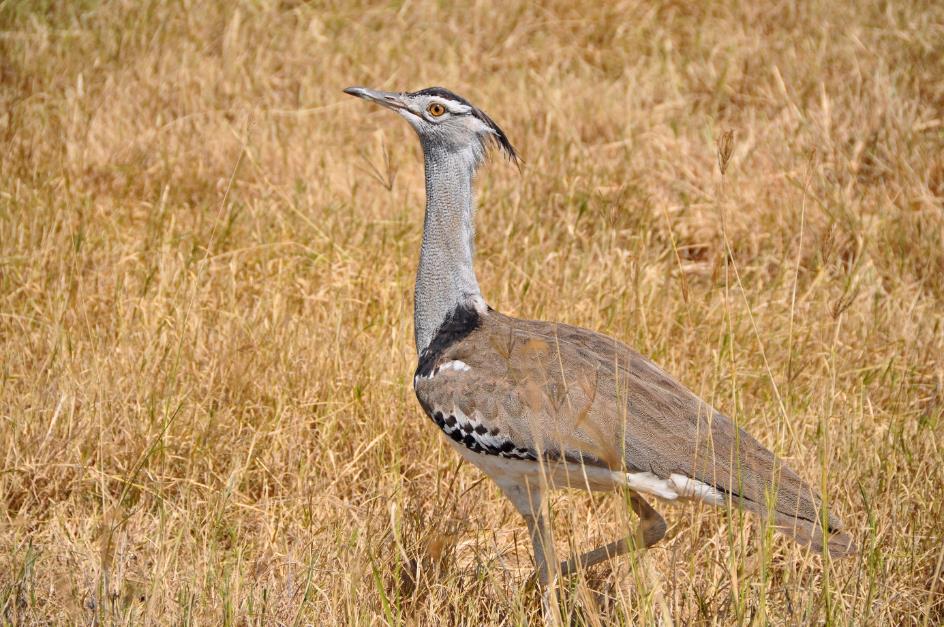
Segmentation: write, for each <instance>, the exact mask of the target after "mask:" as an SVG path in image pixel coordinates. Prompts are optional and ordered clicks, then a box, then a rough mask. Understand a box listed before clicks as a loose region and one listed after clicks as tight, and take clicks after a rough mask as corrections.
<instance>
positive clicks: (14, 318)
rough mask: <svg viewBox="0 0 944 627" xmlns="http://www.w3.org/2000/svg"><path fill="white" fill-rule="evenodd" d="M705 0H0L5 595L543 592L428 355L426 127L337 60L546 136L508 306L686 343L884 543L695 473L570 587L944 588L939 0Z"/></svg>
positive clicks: (629, 617)
mask: <svg viewBox="0 0 944 627" xmlns="http://www.w3.org/2000/svg"><path fill="white" fill-rule="evenodd" d="M691 4H696V3H686V2H664V3H659V4H652V3H646V2H618V3H612V4H610V3H599V2H589V1H580V2H577V3H574V2H570V1H568V2H563V1H562V2H555V3H548V4H545V5H544V6H539V5H538V4H537V3H526V2H518V1H516V0H506V1H504V2H496V3H489V2H478V1H476V2H464V3H457V6H450V3H435V4H434V3H426V2H419V1H413V2H410V1H409V0H407V2H405V3H399V2H390V3H386V4H383V5H380V6H371V5H362V6H361V5H356V4H355V3H353V2H327V3H313V4H312V5H307V4H302V3H298V2H281V3H278V2H268V1H265V0H258V1H254V2H221V3H219V6H209V5H208V3H204V2H191V1H189V0H181V1H179V2H166V3H165V2H138V1H137V0H134V1H132V0H125V1H116V2H109V3H98V2H92V1H86V2H52V1H50V2H33V1H24V0H13V1H11V0H3V1H0V30H2V33H0V381H2V391H0V420H2V430H0V457H2V463H0V503H2V506H0V507H2V509H0V515H2V517H0V519H2V526H0V546H2V559H3V562H2V564H3V569H2V573H0V611H2V616H3V618H2V620H3V621H4V622H14V623H25V624H37V623H46V622H52V623H59V624H63V623H87V622H91V621H96V620H97V621H100V622H103V623H115V624H118V623H172V622H173V623H182V624H186V623H193V624H218V623H220V622H227V623H231V624H232V623H236V624H249V623H252V624H274V623H286V624H305V623H313V624H326V623H339V624H378V623H380V624H382V623H397V624H399V623H407V624H457V623H464V624H477V623H497V622H503V623H507V624H518V623H523V622H528V621H532V622H533V621H535V620H539V617H540V603H539V599H538V596H537V594H536V593H535V591H534V589H533V588H532V587H529V586H527V585H526V583H527V582H526V579H527V575H528V573H529V568H530V564H529V559H530V546H529V543H528V541H527V539H526V534H525V532H524V528H523V525H522V523H521V521H520V520H519V519H518V517H517V515H516V514H514V513H513V512H512V510H511V508H510V506H509V505H508V504H507V503H505V502H504V501H503V499H502V498H501V497H500V495H499V494H498V492H497V489H496V488H495V487H494V486H493V485H491V483H489V482H487V481H481V475H480V474H479V473H478V472H477V471H476V470H475V469H474V468H470V467H468V466H466V465H463V466H459V465H458V464H457V458H456V456H455V454H454V453H453V452H452V451H451V450H449V449H448V448H447V447H446V446H445V444H444V442H443V438H442V437H441V435H440V434H439V433H437V431H436V429H435V428H434V427H433V425H432V424H431V423H429V421H428V420H426V419H425V418H424V417H422V415H421V412H420V410H419V407H418V405H417V403H416V401H415V399H414V398H413V395H412V391H411V390H410V384H409V383H410V379H411V375H412V370H413V367H414V361H415V356H414V354H413V347H412V328H411V325H412V322H411V321H412V316H411V303H412V294H411V290H412V279H413V272H414V267H415V261H416V256H417V251H418V245H419V238H420V230H421V226H420V225H421V219H422V207H423V195H422V194H423V188H422V167H421V161H420V152H419V147H418V145H417V142H416V141H415V139H414V137H413V136H412V132H411V131H410V130H409V129H408V128H407V127H406V125H405V124H404V123H403V122H402V121H400V120H398V119H396V118H395V116H392V115H390V114H387V113H386V112H379V111H378V112H374V111H372V110H370V109H369V108H367V106H366V105H364V103H362V102H359V101H355V100H354V99H352V98H349V97H346V96H344V95H343V94H342V93H341V91H340V90H341V89H342V88H343V87H345V86H347V85H350V84H366V85H369V86H374V87H380V88H393V89H398V88H409V89H414V88H420V87H424V86H427V85H429V84H442V85H446V86H449V87H451V88H453V89H455V90H456V91H458V92H460V93H463V94H465V95H467V96H468V97H469V98H470V99H472V100H473V101H474V102H476V103H479V104H480V105H481V106H482V107H483V108H485V109H486V110H487V111H488V112H489V113H490V114H491V115H492V116H493V117H494V118H495V119H496V120H498V121H499V122H500V123H501V124H502V125H503V126H504V128H505V130H506V131H507V132H508V134H509V135H510V137H511V138H512V140H513V141H514V142H515V144H516V145H517V146H518V147H519V149H520V150H521V152H522V154H523V157H524V159H525V165H524V168H523V171H522V172H521V174H520V175H519V174H518V173H517V172H516V171H515V170H514V168H511V167H508V166H507V165H505V164H503V163H501V162H499V161H497V160H496V161H494V162H493V163H492V164H491V165H490V166H489V167H488V168H487V169H486V170H485V172H484V173H483V175H482V177H481V179H480V202H479V207H480V215H479V219H478V225H479V246H478V250H479V261H478V267H479V275H480V281H481V283H482V285H483V289H484V291H485V293H486V295H487V296H488V297H489V300H490V302H491V303H492V304H493V305H494V306H495V307H496V308H498V309H500V310H503V311H505V312H508V313H512V314H516V315H521V316H528V317H535V318H550V319H559V320H563V321H567V322H571V323H577V324H581V325H584V326H589V327H591V328H596V329H600V330H602V331H604V332H607V333H610V334H613V335H616V336H619V337H621V338H623V339H625V340H626V341H627V342H629V343H631V344H633V345H635V346H636V347H637V348H638V349H639V350H641V351H643V352H644V353H647V354H650V355H652V356H653V357H654V358H655V359H656V361H658V362H660V363H662V364H663V365H664V366H665V367H666V368H667V369H668V370H670V371H671V372H673V373H675V374H676V375H677V376H678V377H679V378H680V379H681V380H682V381H684V382H686V383H687V384H688V385H689V386H691V387H692V388H693V389H695V390H696V391H698V392H699V393H701V394H702V395H703V396H704V397H706V398H708V399H710V400H711V401H712V402H714V403H715V404H716V405H718V406H719V407H720V408H722V409H724V410H725V411H727V412H729V413H730V414H732V415H734V416H736V417H737V419H738V420H739V421H741V422H742V423H743V424H745V425H746V426H747V427H748V429H749V430H750V431H751V432H753V433H754V434H755V435H757V436H758V437H759V438H760V439H761V440H762V441H763V442H765V443H766V444H768V445H769V446H772V447H775V448H776V449H777V450H779V451H780V452H781V453H782V454H783V455H785V456H786V457H788V458H789V459H790V460H791V462H792V464H793V465H794V466H795V467H796V468H797V469H798V470H799V472H800V474H801V475H802V476H804V477H805V478H806V479H808V480H810V481H812V482H814V483H816V484H821V485H825V486H827V492H828V494H829V498H830V501H831V503H832V505H833V507H835V509H836V510H837V512H838V513H839V514H840V516H841V517H842V518H843V520H844V521H845V522H846V525H847V526H848V527H849V528H850V529H851V530H852V531H853V534H854V536H855V538H856V540H857V543H858V544H859V546H860V548H861V552H860V553H859V555H858V556H856V557H855V558H853V559H850V560H846V561H841V562H834V563H826V564H824V563H823V560H822V559H821V558H820V557H819V556H815V555H809V554H808V553H807V552H805V551H803V550H800V549H798V548H797V547H795V546H794V545H792V544H789V543H788V542H786V541H784V540H782V539H780V538H778V537H775V538H774V539H773V540H772V541H771V542H765V541H763V538H762V537H761V536H762V534H759V533H758V529H757V526H756V524H755V522H754V521H753V520H751V519H743V520H742V519H740V518H738V517H734V518H730V517H728V516H727V515H725V514H724V513H723V512H719V511H714V510H708V509H704V508H698V507H693V506H683V507H676V506H661V509H662V510H663V511H664V512H665V513H666V516H667V518H668V520H669V522H670V524H671V528H670V533H669V539H668V541H666V542H664V543H663V544H661V545H659V546H658V547H657V548H655V549H653V550H651V551H649V552H648V553H646V554H644V555H638V556H636V558H635V559H629V558H623V559H620V560H618V561H617V562H614V563H613V564H609V565H603V566H599V567H596V568H594V569H592V570H591V571H590V572H588V573H586V574H585V576H582V577H578V578H576V579H575V580H573V581H571V582H569V587H568V588H567V590H566V591H565V595H564V608H565V612H566V613H568V614H569V615H570V616H571V617H572V619H573V621H575V622H576V623H577V624H587V625H598V624H608V623H620V622H624V623H637V622H638V623H652V622H654V621H656V620H661V621H665V622H668V621H669V620H674V621H675V622H678V623H683V624H691V623H705V624H731V623H741V624H747V623H765V622H770V623H774V624H788V625H800V624H810V623H830V624H853V623H855V624H880V623H884V624H915V625H934V624H939V623H941V622H942V621H944V582H942V561H944V542H942V540H944V505H942V497H944V470H942V469H944V459H942V443H944V442H942V434H944V425H942V417H944V416H942V414H944V401H942V399H944V359H942V354H944V324H942V322H944V215H942V200H944V114H942V111H944V5H941V4H940V3H919V2H915V3H901V4H891V3H884V2H865V3H857V2H845V3H837V2H831V1H827V0H815V1H812V2H781V3H777V4H773V3H744V5H743V6H742V5H740V4H738V3H734V2H718V3H697V5H698V6H701V5H702V4H704V6H701V8H698V6H696V7H693V6H690V5H691ZM41 5H42V6H41ZM728 129H730V130H733V131H734V133H735V135H734V142H733V144H732V145H731V148H732V155H731V161H730V164H729V165H728V168H727V174H726V176H725V179H724V182H723V183H722V179H721V176H720V174H719V172H718V163H717V155H716V143H717V141H718V138H719V137H721V135H722V133H723V132H724V131H725V130H728ZM722 217H723V220H722ZM728 248H729V249H730V250H729V253H730V254H726V251H727V249H728ZM735 270H736V271H737V275H735ZM555 507H556V512H557V518H556V524H557V527H558V532H559V537H561V538H563V539H565V540H566V541H568V542H571V543H572V544H571V546H570V547H569V548H570V549H574V550H576V549H586V548H589V546H590V545H592V544H595V543H597V542H599V541H608V540H610V539H612V538H613V537H615V536H616V535H618V534H620V533H624V532H625V530H626V529H628V528H629V525H631V524H632V521H631V520H630V518H631V516H630V514H628V513H627V508H625V507H624V505H623V503H622V501H621V500H620V498H619V497H618V496H606V495H602V496H594V497H590V496H587V495H584V494H577V493H574V494H570V493H562V494H559V495H558V496H556V497H555Z"/></svg>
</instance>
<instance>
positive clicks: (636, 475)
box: [619, 472, 724, 505]
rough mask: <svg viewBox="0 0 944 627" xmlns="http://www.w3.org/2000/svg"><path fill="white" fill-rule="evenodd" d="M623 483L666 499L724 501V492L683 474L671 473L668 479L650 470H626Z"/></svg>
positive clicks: (711, 503)
mask: <svg viewBox="0 0 944 627" xmlns="http://www.w3.org/2000/svg"><path fill="white" fill-rule="evenodd" d="M619 474H623V475H624V477H625V478H624V479H623V483H625V485H626V487H627V488H629V489H630V490H635V491H637V492H645V493H646V494H651V495H653V496H657V497H659V498H661V499H665V500H667V501H674V500H676V499H695V500H699V501H703V502H705V503H708V504H710V505H721V504H723V503H724V494H722V493H721V492H719V491H718V490H717V489H715V488H714V487H712V486H710V485H708V484H707V483H704V482H702V481H699V480H698V479H692V478H691V477H686V476H685V475H682V474H678V473H672V474H671V475H669V478H668V479H662V478H660V477H659V476H658V475H655V474H653V473H651V472H627V473H619Z"/></svg>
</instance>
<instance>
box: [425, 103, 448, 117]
mask: <svg viewBox="0 0 944 627" xmlns="http://www.w3.org/2000/svg"><path fill="white" fill-rule="evenodd" d="M426 110H427V111H428V112H429V114H430V115H431V116H433V117H434V118H438V117H439V116H441V115H442V114H443V113H445V112H446V107H444V106H442V105H441V104H439V103H438V102H434V103H433V104H431V105H429V106H428V107H426Z"/></svg>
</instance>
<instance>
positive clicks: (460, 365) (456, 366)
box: [413, 359, 472, 389]
mask: <svg viewBox="0 0 944 627" xmlns="http://www.w3.org/2000/svg"><path fill="white" fill-rule="evenodd" d="M444 370H454V371H456V372H468V371H469V370H472V367H471V366H469V364H467V363H465V362H464V361H460V360H458V359H453V360H452V361H447V362H446V363H444V364H441V365H439V366H436V367H435V368H433V371H432V372H431V373H430V375H429V376H428V377H424V376H423V375H419V374H418V375H416V376H415V377H413V387H414V389H415V388H416V386H417V384H418V383H419V382H420V381H428V380H429V379H432V378H433V377H435V376H436V375H437V374H439V373H440V372H443V371H444Z"/></svg>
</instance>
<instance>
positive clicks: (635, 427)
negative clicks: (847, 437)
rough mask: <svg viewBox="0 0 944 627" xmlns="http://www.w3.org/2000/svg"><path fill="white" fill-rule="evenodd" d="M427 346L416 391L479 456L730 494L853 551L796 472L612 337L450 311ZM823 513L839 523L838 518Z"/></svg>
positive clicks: (786, 526)
mask: <svg viewBox="0 0 944 627" xmlns="http://www.w3.org/2000/svg"><path fill="white" fill-rule="evenodd" d="M470 320H471V322H470ZM450 324H451V325H452V327H451V328H450ZM437 342H438V345H437ZM430 349H432V350H427V351H426V353H424V356H425V357H426V359H425V363H424V360H422V359H421V363H420V368H419V369H418V370H417V377H416V379H415V388H416V393H417V397H418V398H419V399H420V402H421V403H422V405H423V407H424V409H426V411H427V413H428V414H430V416H431V417H433V419H434V420H436V421H437V423H439V422H440V418H438V417H437V412H438V413H440V414H441V416H442V418H441V420H442V421H443V424H446V422H447V421H450V417H452V418H453V419H455V420H456V423H455V424H456V425H459V427H458V428H459V429H462V431H463V432H462V433H461V434H460V433H458V432H456V431H455V428H456V427H455V425H452V426H451V428H453V431H452V432H450V431H448V430H447V429H446V428H445V427H443V428H444V430H445V431H447V434H449V435H451V436H452V437H453V439H456V440H457V441H463V442H464V443H465V444H466V446H470V447H471V448H473V449H475V448H478V449H481V450H479V451H477V452H489V451H488V450H487V449H488V448H489V447H491V449H493V450H498V451H501V449H502V448H505V449H507V450H508V451H509V452H513V453H512V454H513V455H516V456H521V458H526V459H536V458H537V457H539V456H542V455H543V456H544V457H546V458H549V459H566V460H571V461H580V462H581V463H584V464H588V465H592V466H603V467H606V468H609V469H612V470H626V471H627V472H648V473H652V474H653V475H655V476H656V477H658V478H660V479H662V480H664V481H666V482H668V484H667V485H670V486H672V487H673V488H675V489H676V491H677V492H678V493H679V496H697V497H700V498H704V499H705V500H709V501H712V502H716V503H720V502H722V501H724V500H726V499H727V498H731V499H732V500H733V501H734V503H735V504H736V505H740V506H742V507H745V508H746V509H749V510H752V511H755V512H756V513H759V514H761V515H762V516H770V517H771V518H772V520H773V521H774V523H775V524H776V525H777V526H778V527H779V528H781V529H783V530H785V531H787V532H788V533H792V534H793V535H794V536H796V537H797V538H798V539H799V540H801V541H804V542H805V543H807V544H812V545H814V546H819V545H821V543H822V542H823V541H829V543H830V548H831V550H832V551H833V552H834V554H839V553H842V552H844V551H843V547H842V546H841V545H842V544H843V543H847V544H848V546H849V547H851V542H847V541H848V538H846V537H845V536H842V537H841V540H842V542H839V540H837V538H840V536H839V535H836V536H834V537H833V538H829V537H828V534H827V537H826V538H824V537H823V533H822V531H821V525H820V520H821V509H822V505H821V502H820V499H819V497H818V496H817V495H816V494H815V493H814V492H813V491H812V490H811V489H810V488H809V486H807V485H806V484H805V483H804V482H803V481H802V480H801V479H800V478H799V477H798V476H797V475H796V473H794V472H793V471H792V470H791V469H790V468H788V467H787V466H786V465H784V464H783V463H782V462H781V461H780V460H779V459H778V458H777V457H776V456H775V455H774V454H773V453H771V452H770V451H769V450H767V449H766V448H765V447H763V446H762V445H761V444H760V443H759V442H758V441H757V440H756V439H754V438H753V437H751V436H750V435H749V434H747V433H746V432H745V431H744V430H743V429H740V428H738V427H737V426H736V425H735V424H734V423H733V422H732V421H731V420H730V419H729V418H728V417H727V416H725V415H723V414H721V413H719V412H717V411H715V410H714V409H713V408H712V407H710V406H709V405H708V404H707V403H705V402H704V401H702V400H701V399H699V398H698V397H697V396H696V395H695V394H693V393H692V392H691V391H689V390H688V389H687V388H685V387H684V386H683V385H681V384H680V383H678V382H677V381H675V380H674V379H673V378H672V377H670V376H669V375H668V374H666V373H665V371H663V370H662V369H661V368H659V367H658V366H656V365H655V364H653V363H652V362H651V361H649V360H648V359H646V358H645V357H643V356H642V355H640V354H639V353H637V352H636V351H634V350H632V349H631V348H629V347H627V346H626V345H624V344H622V343H621V342H619V341H617V340H615V339H613V338H609V337H607V336H604V335H601V334H599V333H595V332H593V331H589V330H587V329H581V328H578V327H573V326H569V325H564V324H557V323H549V322H539V321H524V320H517V319H514V318H510V317H508V316H504V315H502V314H499V313H497V312H494V311H491V310H489V311H488V312H483V313H481V314H474V313H473V314H472V315H471V316H470V317H469V318H466V319H465V321H464V322H463V321H462V320H461V316H460V317H455V316H454V317H452V318H451V321H447V324H446V325H444V327H443V329H441V332H440V335H438V336H437V340H436V341H434V342H433V344H432V345H431V346H430ZM460 423H461V424H460ZM446 426H447V427H448V426H450V425H446ZM469 429H471V431H470V430H469ZM774 488H776V489H774ZM827 521H828V522H827V527H828V530H829V531H830V532H838V531H839V529H840V527H841V525H840V523H839V521H838V519H837V518H836V517H835V516H833V515H831V514H827ZM834 545H835V546H834Z"/></svg>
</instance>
